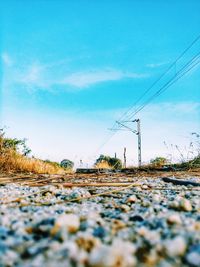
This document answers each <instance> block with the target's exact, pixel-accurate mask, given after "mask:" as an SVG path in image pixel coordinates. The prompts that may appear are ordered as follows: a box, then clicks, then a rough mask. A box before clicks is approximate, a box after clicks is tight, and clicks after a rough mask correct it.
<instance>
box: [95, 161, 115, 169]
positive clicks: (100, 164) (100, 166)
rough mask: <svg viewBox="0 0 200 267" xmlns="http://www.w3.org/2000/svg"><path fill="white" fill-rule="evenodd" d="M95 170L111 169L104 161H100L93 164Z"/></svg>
mask: <svg viewBox="0 0 200 267" xmlns="http://www.w3.org/2000/svg"><path fill="white" fill-rule="evenodd" d="M95 168H97V169H111V168H112V167H111V166H110V165H109V164H108V162H106V161H101V162H99V163H97V164H95Z"/></svg>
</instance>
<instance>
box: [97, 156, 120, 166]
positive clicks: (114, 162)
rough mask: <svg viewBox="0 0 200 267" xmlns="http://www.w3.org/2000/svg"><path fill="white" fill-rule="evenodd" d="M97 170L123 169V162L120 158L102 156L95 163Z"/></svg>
mask: <svg viewBox="0 0 200 267" xmlns="http://www.w3.org/2000/svg"><path fill="white" fill-rule="evenodd" d="M95 167H96V168H113V169H121V168H122V162H121V160H120V159H118V158H114V157H113V158H112V157H109V156H105V155H100V156H99V158H98V159H97V160H96V162H95Z"/></svg>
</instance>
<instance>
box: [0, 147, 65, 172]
mask: <svg viewBox="0 0 200 267" xmlns="http://www.w3.org/2000/svg"><path fill="white" fill-rule="evenodd" d="M0 169H1V170H4V171H19V172H32V173H38V174H42V173H47V174H63V173H64V170H63V169H62V168H60V167H58V166H54V165H53V164H51V163H46V162H44V161H42V160H39V159H34V158H27V157H25V156H22V155H20V154H17V153H16V152H14V151H8V152H7V153H5V154H3V155H0Z"/></svg>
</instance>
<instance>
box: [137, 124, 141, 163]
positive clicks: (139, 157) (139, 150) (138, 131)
mask: <svg viewBox="0 0 200 267" xmlns="http://www.w3.org/2000/svg"><path fill="white" fill-rule="evenodd" d="M136 122H137V136H138V166H139V167H141V165H142V152H141V128H140V119H137V120H136Z"/></svg>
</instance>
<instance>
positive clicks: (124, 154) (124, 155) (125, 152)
mask: <svg viewBox="0 0 200 267" xmlns="http://www.w3.org/2000/svg"><path fill="white" fill-rule="evenodd" d="M124 168H126V147H124Z"/></svg>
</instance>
